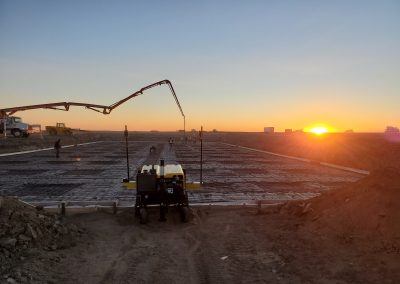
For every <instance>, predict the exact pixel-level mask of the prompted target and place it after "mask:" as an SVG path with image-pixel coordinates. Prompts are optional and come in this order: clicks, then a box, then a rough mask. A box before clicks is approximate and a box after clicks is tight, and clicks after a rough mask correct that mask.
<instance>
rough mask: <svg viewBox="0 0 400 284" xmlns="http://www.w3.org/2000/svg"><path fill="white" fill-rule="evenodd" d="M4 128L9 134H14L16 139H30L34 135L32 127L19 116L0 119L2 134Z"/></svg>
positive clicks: (0, 132)
mask: <svg viewBox="0 0 400 284" xmlns="http://www.w3.org/2000/svg"><path fill="white" fill-rule="evenodd" d="M4 128H5V129H6V133H7V134H12V135H13V136H14V137H28V136H29V134H31V133H33V130H32V127H30V125H29V124H27V123H24V122H23V121H22V119H21V118H20V117H17V116H9V117H6V118H0V134H4Z"/></svg>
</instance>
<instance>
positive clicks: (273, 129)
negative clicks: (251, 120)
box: [264, 127, 275, 133]
mask: <svg viewBox="0 0 400 284" xmlns="http://www.w3.org/2000/svg"><path fill="white" fill-rule="evenodd" d="M274 131H275V127H264V133H274Z"/></svg>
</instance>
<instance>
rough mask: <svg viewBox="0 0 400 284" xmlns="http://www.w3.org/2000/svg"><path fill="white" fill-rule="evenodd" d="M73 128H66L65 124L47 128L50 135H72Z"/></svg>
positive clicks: (61, 123)
mask: <svg viewBox="0 0 400 284" xmlns="http://www.w3.org/2000/svg"><path fill="white" fill-rule="evenodd" d="M72 130H73V129H72V128H69V127H66V126H65V123H64V122H57V123H56V126H46V131H47V133H49V135H72Z"/></svg>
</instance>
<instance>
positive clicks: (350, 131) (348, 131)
mask: <svg viewBox="0 0 400 284" xmlns="http://www.w3.org/2000/svg"><path fill="white" fill-rule="evenodd" d="M344 133H354V130H353V129H347V130H346V131H345V132H344Z"/></svg>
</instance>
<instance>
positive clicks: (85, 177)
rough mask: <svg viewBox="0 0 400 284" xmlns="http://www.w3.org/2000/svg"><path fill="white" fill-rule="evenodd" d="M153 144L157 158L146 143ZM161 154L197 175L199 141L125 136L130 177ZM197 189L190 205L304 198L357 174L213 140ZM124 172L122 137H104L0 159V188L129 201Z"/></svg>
mask: <svg viewBox="0 0 400 284" xmlns="http://www.w3.org/2000/svg"><path fill="white" fill-rule="evenodd" d="M153 145H154V146H156V148H157V149H158V150H157V152H156V156H154V153H153V154H150V151H149V150H150V147H151V146H153ZM160 157H162V158H164V159H165V160H166V163H180V164H182V166H183V168H184V169H185V170H186V171H187V179H188V181H199V180H200V144H183V143H182V144H180V143H175V144H174V145H173V146H172V148H171V147H170V145H168V144H167V143H163V142H154V141H153V142H151V141H150V142H146V141H130V142H129V162H130V163H129V164H130V175H131V178H132V179H134V176H135V173H136V171H137V169H138V168H139V167H140V166H141V165H142V164H143V163H146V162H147V163H149V162H153V161H158V158H160ZM203 161H204V164H203V182H204V185H203V187H202V188H201V189H195V190H191V191H189V200H190V202H191V203H220V202H238V203H241V202H254V201H256V200H264V201H266V202H272V203H273V202H282V201H287V200H295V199H307V198H311V197H314V196H316V195H318V194H319V193H321V192H323V191H326V190H330V189H333V188H337V187H340V186H343V185H346V184H348V183H352V182H355V181H357V180H358V179H360V178H362V177H363V176H362V175H360V174H356V173H351V172H346V171H342V170H337V169H332V168H329V167H324V166H320V165H315V164H310V163H305V162H301V161H296V160H290V159H287V158H282V157H277V156H273V155H269V154H263V153H257V152H252V151H249V150H246V149H243V148H238V147H232V146H229V145H226V144H222V143H217V142H207V143H204V145H203ZM126 177H127V168H126V156H125V141H104V142H99V143H94V144H90V145H81V146H75V147H70V148H64V149H62V150H61V154H60V158H58V159H57V158H56V157H55V153H54V151H52V150H48V151H40V152H35V153H27V154H23V155H13V156H6V157H0V194H3V195H11V196H18V197H20V198H21V199H22V200H24V201H27V202H30V203H33V204H57V203H59V202H62V201H65V202H68V201H70V202H77V201H81V202H90V203H92V204H96V203H101V202H103V201H118V202H119V203H120V204H133V203H134V200H135V194H136V192H135V190H128V189H125V188H124V187H122V185H121V181H122V179H124V178H126Z"/></svg>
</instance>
